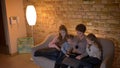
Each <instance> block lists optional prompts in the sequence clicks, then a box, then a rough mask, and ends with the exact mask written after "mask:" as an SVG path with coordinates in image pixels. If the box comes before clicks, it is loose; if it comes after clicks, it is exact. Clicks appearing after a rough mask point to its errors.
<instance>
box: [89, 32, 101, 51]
mask: <svg viewBox="0 0 120 68" xmlns="http://www.w3.org/2000/svg"><path fill="white" fill-rule="evenodd" d="M87 38H88V39H90V40H91V41H93V42H94V43H96V44H97V46H98V48H99V50H100V51H101V52H102V46H101V44H100V42H99V41H98V39H97V37H96V36H95V35H94V34H93V33H90V34H88V35H87Z"/></svg>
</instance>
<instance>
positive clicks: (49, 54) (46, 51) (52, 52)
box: [34, 48, 59, 60]
mask: <svg viewBox="0 0 120 68" xmlns="http://www.w3.org/2000/svg"><path fill="white" fill-rule="evenodd" d="M58 54H59V51H58V50H57V49H55V48H43V49H39V50H37V51H35V53H34V56H36V57H39V56H43V57H46V58H48V59H51V60H56V59H57V57H58Z"/></svg>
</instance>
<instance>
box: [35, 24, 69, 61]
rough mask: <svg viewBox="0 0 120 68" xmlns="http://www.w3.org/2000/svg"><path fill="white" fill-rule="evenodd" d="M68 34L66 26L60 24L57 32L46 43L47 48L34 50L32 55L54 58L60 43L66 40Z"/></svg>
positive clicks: (58, 50) (56, 55)
mask: <svg viewBox="0 0 120 68" xmlns="http://www.w3.org/2000/svg"><path fill="white" fill-rule="evenodd" d="M67 35H68V32H67V28H66V27H65V26H64V25H60V27H59V34H58V35H56V36H55V38H54V39H53V40H52V41H51V42H50V43H49V44H48V47H47V48H43V49H39V50H37V51H36V52H35V54H34V56H44V57H46V58H48V59H51V60H56V59H57V57H58V54H59V52H60V48H61V45H62V44H63V43H64V42H66V41H67V40H66V37H67Z"/></svg>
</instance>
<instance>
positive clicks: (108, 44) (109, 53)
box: [32, 34, 114, 68]
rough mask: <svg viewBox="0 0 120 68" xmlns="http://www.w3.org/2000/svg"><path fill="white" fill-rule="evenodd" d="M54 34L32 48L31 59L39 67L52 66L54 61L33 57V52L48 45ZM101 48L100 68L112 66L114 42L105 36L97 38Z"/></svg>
mask: <svg viewBox="0 0 120 68" xmlns="http://www.w3.org/2000/svg"><path fill="white" fill-rule="evenodd" d="M54 36H55V34H50V35H49V36H47V38H45V40H44V41H43V42H42V43H40V44H37V45H36V46H35V47H33V48H32V59H33V62H34V63H35V64H37V65H38V66H40V68H54V64H55V61H53V60H50V59H47V58H45V57H35V56H34V52H35V51H36V50H38V49H41V48H45V47H48V44H49V42H50V41H51V40H52V39H53V38H54ZM98 39H99V41H100V43H101V44H102V48H103V61H102V64H101V65H100V68H112V63H113V59H114V43H113V42H112V41H111V40H109V39H105V38H98Z"/></svg>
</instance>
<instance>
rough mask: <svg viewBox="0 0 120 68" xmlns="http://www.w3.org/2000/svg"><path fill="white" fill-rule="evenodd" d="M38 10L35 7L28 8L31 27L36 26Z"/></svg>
mask: <svg viewBox="0 0 120 68" xmlns="http://www.w3.org/2000/svg"><path fill="white" fill-rule="evenodd" d="M36 18H37V16H36V10H35V7H34V6H33V5H28V6H27V8H26V19H27V22H28V24H29V25H30V26H33V25H35V24H36Z"/></svg>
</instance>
